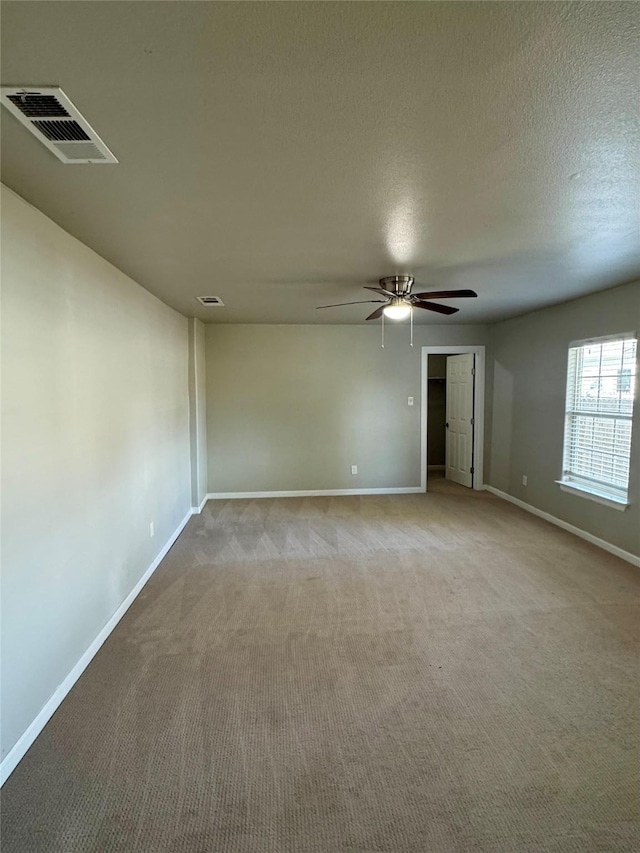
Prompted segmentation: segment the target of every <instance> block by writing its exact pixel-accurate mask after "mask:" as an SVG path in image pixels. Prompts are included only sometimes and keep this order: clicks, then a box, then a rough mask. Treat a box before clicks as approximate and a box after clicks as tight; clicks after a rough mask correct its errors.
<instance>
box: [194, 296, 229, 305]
mask: <svg viewBox="0 0 640 853" xmlns="http://www.w3.org/2000/svg"><path fill="white" fill-rule="evenodd" d="M196 299H197V300H198V302H200V304H201V305H206V306H209V305H222V306H224V302H223V301H222V299H220V297H219V296H196Z"/></svg>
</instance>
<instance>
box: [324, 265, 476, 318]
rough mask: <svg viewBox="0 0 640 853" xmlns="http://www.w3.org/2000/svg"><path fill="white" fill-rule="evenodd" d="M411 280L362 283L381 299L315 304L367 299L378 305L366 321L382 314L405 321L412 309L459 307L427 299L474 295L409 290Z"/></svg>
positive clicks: (447, 311)
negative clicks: (371, 283) (372, 284)
mask: <svg viewBox="0 0 640 853" xmlns="http://www.w3.org/2000/svg"><path fill="white" fill-rule="evenodd" d="M413 283H414V279H413V276H411V275H388V276H386V277H385V278H381V279H380V282H379V286H378V287H368V286H367V285H365V286H364V289H365V290H373V292H374V293H379V294H380V295H381V296H383V297H384V298H383V299H363V300H361V301H358V302H339V303H337V304H336V305H319V306H318V310H319V309H322V308H340V307H342V306H343V305H365V304H367V303H371V302H379V303H382V305H381V307H380V308H376V310H375V311H374V312H373V313H372V314H369V316H368V317H367V318H366V319H367V320H377V319H378V318H379V317H381V316H382V315H384V316H385V317H388V318H389V319H390V320H405V319H406V318H407V317H408V316H409V315H410V314H411V313H412V312H411V309H412V308H424V309H425V311H436V312H437V313H438V314H455V313H456V311H459V310H460V309H459V308H452V307H451V306H450V305H440V304H439V303H437V302H430V301H429V300H431V299H460V298H463V297H470V296H477V295H478V294H477V293H476V292H475V291H474V290H434V291H432V292H431V293H411V288H412V287H413Z"/></svg>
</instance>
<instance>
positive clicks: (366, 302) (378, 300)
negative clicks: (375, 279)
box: [316, 299, 384, 311]
mask: <svg viewBox="0 0 640 853" xmlns="http://www.w3.org/2000/svg"><path fill="white" fill-rule="evenodd" d="M370 302H384V299H361V300H360V301H359V302H337V303H336V304H335V305H318V306H317V307H316V311H319V310H320V309H321V308H341V307H342V306H343V305H368V304H369V303H370Z"/></svg>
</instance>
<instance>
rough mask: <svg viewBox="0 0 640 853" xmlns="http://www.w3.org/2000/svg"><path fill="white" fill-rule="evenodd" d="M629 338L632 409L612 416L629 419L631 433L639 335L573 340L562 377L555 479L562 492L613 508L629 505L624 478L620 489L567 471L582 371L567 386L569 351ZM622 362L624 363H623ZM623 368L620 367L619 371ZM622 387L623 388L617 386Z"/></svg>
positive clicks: (621, 508) (588, 413) (570, 356)
mask: <svg viewBox="0 0 640 853" xmlns="http://www.w3.org/2000/svg"><path fill="white" fill-rule="evenodd" d="M628 340H632V341H635V343H636V362H635V374H633V373H631V374H630V378H633V379H634V380H635V388H634V395H633V398H632V400H631V412H630V413H629V414H628V415H627V414H626V413H623V414H621V413H615V416H616V417H618V418H619V419H621V420H622V419H623V420H628V421H629V423H630V424H631V430H632V433H633V416H634V411H635V405H636V402H637V396H638V370H637V360H638V336H637V334H636V332H621V333H619V334H615V335H602V336H600V337H595V338H587V339H585V340H580V341H572V342H571V343H570V344H569V346H568V348H567V373H566V377H565V416H564V429H563V442H562V474H561V478H560V479H559V480H556V481H555V482H556V483H557V484H558V485H559V486H560V488H561V490H562V491H563V492H568V493H570V494H573V495H578V496H579V497H582V498H587V499H588V500H592V501H595V502H596V503H600V504H603V505H605V506H609V507H612V508H614V509H618V510H625V509H626V508H627V507H628V506H629V483H628V481H627V486H626V489H625V490H622V489H621V488H620V487H619V486H617V485H615V484H614V483H610V484H607V483H606V482H602V484H601V488H600V487H599V484H598V483H597V482H596V481H595V480H594V481H592V482H589V478H588V477H580V475H579V474H573V475H572V474H571V472H570V471H569V470H568V464H567V459H568V453H569V447H570V444H571V442H572V438H573V432H572V427H571V425H570V424H571V417H572V416H575V415H576V414H577V411H576V408H575V406H574V405H573V402H574V400H575V396H576V386H577V384H578V382H580V381H581V380H582V372H580V373H578V372H575V371H574V375H573V383H572V385H571V387H570V385H569V381H570V378H571V375H570V367H571V358H572V353H571V351H572V350H574V349H581V348H584V347H587V346H589V345H596V344H597V345H602V344H606V343H608V342H612V341H628ZM623 364H624V362H623ZM622 369H624V368H621V370H622ZM617 381H618V383H619V382H620V376H618V377H617ZM618 390H622V389H620V388H619V389H618ZM581 414H582V415H583V416H584V415H587V416H588V415H591V414H592V415H593V417H594V418H595V417H597V416H598V414H600V415H604V417H611V416H614V415H613V413H604V412H598V411H594V412H593V413H591V412H587V413H585V412H582V413H581ZM631 440H633V434H632V435H631ZM630 457H631V451H629V461H630Z"/></svg>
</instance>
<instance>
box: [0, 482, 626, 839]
mask: <svg viewBox="0 0 640 853" xmlns="http://www.w3.org/2000/svg"><path fill="white" fill-rule="evenodd" d="M639 591H640V571H639V570H638V569H636V568H634V567H632V566H630V565H628V564H626V563H624V562H622V561H620V560H618V559H616V558H615V557H612V556H609V555H608V554H606V553H604V552H602V551H600V550H599V549H597V548H595V547H592V546H590V545H588V544H587V543H585V542H582V541H581V540H579V539H576V538H574V537H573V536H571V535H570V534H568V533H564V532H563V531H561V530H558V529H557V528H554V527H552V526H550V525H547V524H546V523H545V522H542V521H540V520H538V519H536V518H534V517H533V516H530V515H527V514H526V513H524V512H522V511H520V510H518V509H516V508H515V507H512V506H510V505H509V504H507V503H504V502H503V501H501V500H499V499H498V498H494V497H492V496H490V495H488V494H487V493H480V494H475V493H472V492H469V491H468V490H466V489H463V488H461V487H456V486H452V485H450V484H447V483H445V482H440V483H437V484H435V486H434V490H433V492H431V493H429V494H428V495H415V496H414V495H407V496H390V497H362V498H358V497H356V498H350V497H341V498H302V499H285V500H257V501H227V502H222V501H221V502H210V503H209V504H208V506H207V508H206V510H205V512H204V513H203V514H202V516H200V517H195V518H193V519H192V520H191V521H190V523H189V525H188V527H187V529H186V531H185V532H184V533H183V535H182V536H181V537H180V539H179V540H178V542H177V543H176V545H175V546H174V548H173V549H172V550H171V552H170V553H169V555H168V556H167V558H166V559H165V560H164V562H163V563H162V565H161V566H160V568H159V569H158V570H157V571H156V573H155V575H154V576H153V578H152V579H151V581H150V582H149V584H148V585H147V587H146V588H145V589H144V591H143V593H142V594H141V596H140V597H139V599H138V600H137V601H136V602H135V604H134V605H133V606H132V608H131V609H130V610H129V612H128V614H127V615H126V616H125V618H124V619H123V621H122V622H121V623H120V625H119V626H118V628H117V629H116V631H115V632H114V634H113V635H112V637H111V638H110V639H109V640H108V642H107V643H106V644H105V646H104V647H103V649H102V650H101V651H100V653H99V654H98V656H97V657H96V659H95V660H94V662H93V663H92V664H91V666H90V667H89V668H88V670H87V671H86V673H85V674H84V675H83V677H82V678H81V680H80V681H79V683H78V684H77V686H76V687H75V688H74V690H73V691H72V692H71V693H70V695H69V697H68V698H67V699H66V700H65V702H64V703H63V705H62V706H61V708H60V710H59V711H58V712H57V713H56V714H55V716H54V717H53V719H52V720H51V722H50V723H49V725H48V726H47V728H46V729H45V731H44V732H43V733H42V735H41V736H40V737H39V738H38V740H37V742H36V743H35V745H34V746H33V748H32V749H31V750H30V752H29V753H28V755H27V756H26V757H25V759H24V760H23V761H22V763H21V764H20V765H19V767H18V768H17V769H16V771H15V772H14V773H13V775H12V776H11V778H10V779H9V781H8V782H7V784H6V786H5V788H4V791H3V821H2V831H3V834H2V851H3V853H19V851H20V853H21V851H43V853H56V851H64V853H71V852H72V851H74V852H75V851H126V852H127V853H135V852H136V851H150V853H151V851H153V853H164V851H171V853H226V851H229V853H311V851H313V853H333V851H336V852H337V851H359V853H373V851H376V853H377V851H393V852H394V853H400V852H401V851H421V853H423V851H424V852H425V853H426V852H427V851H428V853H449V851H461V853H462V851H464V853H467V851H492V853H493V851H500V853H529V851H530V853H545V852H546V851H554V853H573V851H575V853H590V851H600V852H601V853H615V851H620V853H631V851H633V850H638V849H640V836H639V834H638V824H637V819H638V779H637V773H636V771H637V765H638V752H637V732H638V726H637V723H638V720H637V711H638V703H637V700H638V691H637V675H638V672H637V650H638V647H637V643H634V638H635V639H636V640H637V634H638V626H639V623H640V620H639V619H638V593H639Z"/></svg>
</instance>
